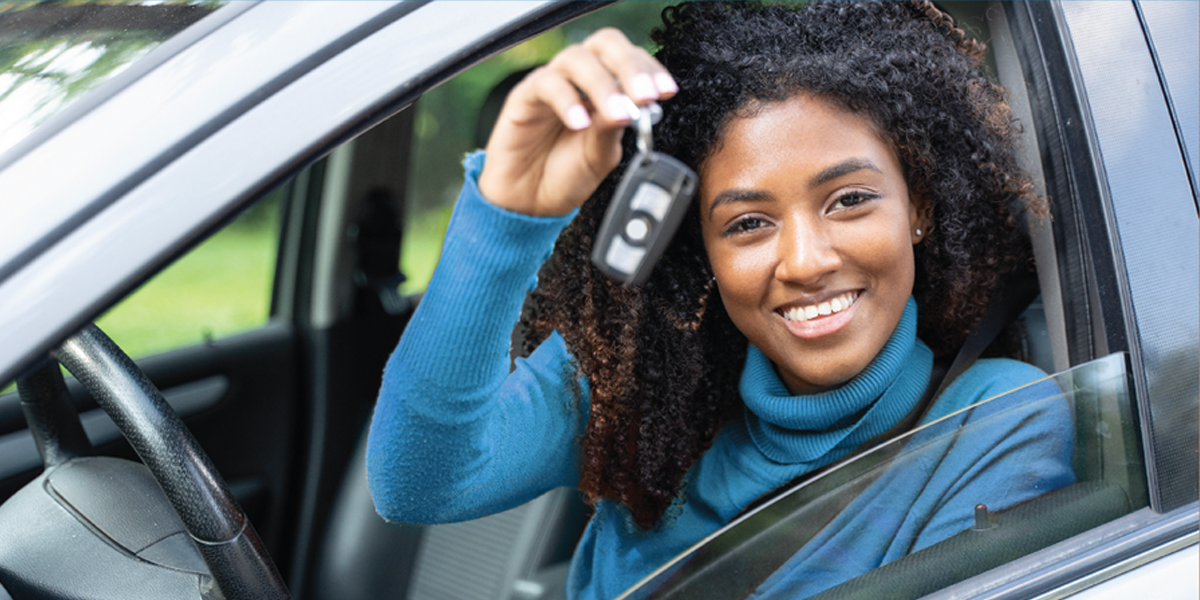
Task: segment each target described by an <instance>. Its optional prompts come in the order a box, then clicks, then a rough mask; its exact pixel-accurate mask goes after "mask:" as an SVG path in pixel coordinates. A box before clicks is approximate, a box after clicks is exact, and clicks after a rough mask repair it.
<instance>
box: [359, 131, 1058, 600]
mask: <svg viewBox="0 0 1200 600" xmlns="http://www.w3.org/2000/svg"><path fill="white" fill-rule="evenodd" d="M482 162H483V156H482V154H481V153H476V154H474V155H472V156H470V157H468V159H467V161H466V163H465V165H466V167H467V174H468V177H467V180H466V183H465V185H464V189H463V193H462V196H461V197H460V198H459V201H458V205H457V206H456V208H455V213H454V216H453V218H452V219H451V222H450V227H449V230H448V231H447V235H446V242H445V246H444V248H443V250H442V258H441V261H440V263H439V265H438V268H437V271H436V272H435V274H434V277H433V280H432V281H431V282H430V284H429V287H428V289H427V290H426V292H425V296H424V298H423V299H422V301H421V304H420V307H419V308H418V310H417V312H416V313H415V315H414V316H413V318H412V320H411V321H410V322H409V325H408V329H407V330H406V331H405V333H404V337H403V338H402V339H401V341H400V344H399V346H398V347H397V349H396V351H395V353H394V354H393V355H392V357H391V359H390V360H389V361H388V365H387V369H386V370H385V373H384V379H383V387H382V390H381V392H380V397H379V402H378V404H377V406H376V409H375V415H374V417H373V420H372V424H371V431H370V439H369V443H368V455H367V466H368V475H369V480H370V487H371V492H372V495H373V497H374V499H375V504H376V507H377V509H378V510H379V512H380V514H382V515H383V516H384V517H385V518H388V519H389V520H394V521H402V522H419V523H444V522H450V521H461V520H467V519H472V518H477V517H480V516H483V515H486V514H491V513H494V512H498V511H501V510H505V509H508V508H512V507H514V506H517V505H519V504H521V503H524V502H526V501H528V500H531V499H533V498H535V497H537V496H539V495H541V494H542V493H544V492H546V491H548V490H550V489H552V488H554V487H558V486H574V485H576V484H577V483H578V478H579V460H580V459H579V457H580V452H579V444H578V438H579V436H580V435H581V434H582V432H583V430H584V426H585V424H586V420H587V414H588V409H587V402H588V386H587V381H586V378H581V377H580V376H579V375H578V371H577V368H576V366H575V364H574V361H573V359H572V357H571V355H570V352H569V351H568V350H567V348H566V345H565V343H564V341H563V339H562V337H561V336H559V335H558V334H557V333H554V334H552V335H551V337H550V338H549V339H548V340H546V341H545V342H544V343H543V344H542V345H541V346H539V347H538V348H537V350H536V351H534V353H533V354H532V355H531V356H530V357H529V358H528V359H527V360H525V359H519V360H517V361H516V366H515V369H513V370H512V372H511V373H510V371H509V360H508V346H509V340H510V333H511V330H512V327H513V324H514V323H515V322H516V320H517V318H518V316H519V313H520V308H521V303H522V301H523V299H524V296H525V293H526V292H527V291H528V290H529V289H531V288H532V287H533V285H534V283H535V274H536V272H537V269H538V268H539V266H540V265H541V263H542V262H543V261H544V260H545V259H546V258H547V257H548V256H549V254H550V251H551V250H552V248H553V244H554V241H555V239H556V237H557V235H558V233H559V232H560V231H561V229H562V228H563V227H564V226H565V225H566V224H567V223H568V222H569V220H570V218H571V217H572V216H573V215H567V216H565V217H561V218H539V217H529V216H524V215H517V214H513V213H509V212H507V211H504V210H502V209H499V208H497V207H495V206H492V205H491V204H489V203H487V202H486V201H485V200H484V199H483V198H482V197H481V195H480V194H479V191H478V188H477V187H476V184H475V179H476V177H477V176H478V173H479V170H480V169H481V168H482ZM916 315H917V307H916V303H915V302H914V301H912V300H911V299H910V300H909V302H908V305H907V306H906V307H905V310H904V315H903V317H902V318H901V321H900V324H899V325H898V326H897V328H896V331H895V332H894V333H893V334H892V336H891V338H890V339H889V340H888V342H887V344H886V345H885V346H884V349H883V350H882V351H881V352H880V354H879V355H878V356H877V357H876V358H875V359H874V360H873V361H872V362H871V364H870V365H869V366H868V367H867V369H866V370H864V371H863V372H862V373H860V374H859V375H858V376H856V377H855V378H854V379H853V380H851V381H850V382H848V383H846V384H845V385H843V386H841V387H839V388H837V389H834V390H830V391H827V392H822V393H819V394H813V395H809V396H799V397H798V396H791V395H789V394H788V393H787V391H786V389H785V388H784V385H783V383H782V382H781V381H780V380H779V378H778V376H777V375H776V374H775V371H774V369H773V367H772V365H771V363H770V361H769V360H768V359H767V358H766V357H765V356H763V354H762V353H761V352H759V351H758V350H757V349H756V348H753V347H751V348H750V351H749V353H748V356H747V359H746V365H745V368H744V370H743V373H742V379H741V383H740V387H739V389H740V392H741V394H742V398H743V400H744V401H745V404H746V410H745V418H744V419H743V420H736V421H734V422H731V423H727V424H726V426H725V427H724V428H723V429H722V430H721V432H720V434H719V435H718V437H717V440H716V441H715V442H714V444H713V447H712V448H711V449H710V450H709V451H708V452H707V453H705V454H704V455H703V456H702V457H701V459H700V460H699V461H697V463H696V464H695V465H694V466H693V468H692V470H691V471H690V472H689V474H688V478H687V482H686V488H685V501H684V502H683V503H682V505H680V506H678V507H676V509H675V510H672V511H671V513H670V514H669V515H668V517H667V518H665V519H664V521H663V522H662V523H661V524H660V525H659V526H658V527H656V528H654V529H653V530H650V531H641V530H639V529H637V527H636V526H635V525H633V523H632V521H631V519H630V518H629V517H628V514H627V512H626V511H625V510H624V509H623V508H622V507H620V506H618V505H616V504H614V503H612V502H608V501H601V502H600V503H599V504H598V506H597V507H596V512H595V515H594V516H593V518H592V520H591V521H590V523H589V524H588V527H587V529H586V531H585V533H584V536H583V539H582V540H581V541H580V543H579V546H578V548H577V549H576V552H575V555H574V558H573V560H572V564H571V571H570V575H569V578H568V582H567V593H568V597H570V598H578V599H582V598H601V599H604V598H613V597H615V596H617V595H619V594H620V593H621V592H623V591H624V590H625V589H627V588H628V587H629V586H631V585H633V584H635V583H637V582H638V581H639V580H640V579H642V578H643V577H645V576H646V575H648V574H650V573H651V572H652V571H653V570H654V569H655V568H657V567H658V566H660V565H662V564H664V563H666V562H667V561H668V560H670V559H671V558H672V557H674V556H676V555H677V554H679V553H681V552H683V551H684V550H686V549H688V548H689V547H690V546H692V545H694V544H696V543H697V542H699V541H700V540H701V539H703V538H704V537H705V536H707V535H709V534H711V533H713V532H714V531H716V530H717V529H718V528H720V527H721V526H722V525H724V524H726V523H728V522H729V521H730V520H731V519H732V518H733V517H734V516H735V515H736V514H737V513H738V512H740V511H741V510H742V509H743V508H744V507H746V505H748V504H749V503H750V502H752V501H753V500H755V499H756V498H758V497H759V496H762V495H763V494H766V493H768V492H770V491H772V490H774V489H776V488H778V487H779V486H781V485H783V484H785V483H787V482H788V481H790V480H792V479H794V478H796V477H797V476H800V475H803V474H805V473H807V472H809V471H811V470H813V469H816V468H819V467H822V466H825V465H828V464H830V463H832V462H834V461H836V460H838V459H840V458H842V457H844V456H846V454H848V453H849V452H851V451H852V450H854V449H855V448H857V447H859V446H860V445H862V444H863V443H864V442H866V441H868V440H870V439H872V438H874V437H875V436H877V435H879V434H881V433H883V432H885V431H887V430H888V429H890V428H891V427H892V426H893V425H894V424H896V423H897V422H898V421H899V420H900V419H901V418H903V417H904V415H906V414H908V413H909V411H910V410H911V409H912V408H913V407H914V406H915V404H916V402H917V401H918V400H919V398H920V396H921V395H922V393H923V392H924V390H925V387H926V385H927V384H928V380H929V372H930V368H931V365H932V358H933V357H932V353H931V352H930V350H929V348H928V347H926V346H925V344H923V343H922V342H921V341H920V340H918V339H917V337H916ZM1042 377H1044V374H1042V373H1041V372H1040V371H1038V370H1037V369H1035V368H1033V367H1031V366H1028V365H1024V364H1022V363H1017V362H1014V361H1008V360H981V361H978V362H977V363H976V364H975V366H973V367H972V368H971V369H970V370H968V371H967V372H966V373H965V374H963V375H962V376H961V377H960V378H959V379H957V380H956V381H955V382H954V383H953V384H952V385H951V386H950V388H949V389H947V390H946V392H945V393H944V394H943V395H942V396H941V397H940V398H939V399H938V400H937V401H936V402H935V403H934V405H933V407H932V408H931V410H930V411H929V413H927V415H926V416H925V418H924V422H932V421H934V420H936V419H939V418H941V417H944V416H946V415H951V413H955V412H956V411H959V410H960V409H963V408H965V407H968V406H970V405H973V404H975V403H977V402H979V401H981V400H984V399H987V398H990V397H992V396H995V395H997V394H1000V393H1002V392H1005V391H1007V390H1011V389H1014V388H1018V387H1020V386H1023V385H1025V384H1027V383H1029V382H1031V381H1034V380H1037V379H1040V378H1042ZM1049 385H1051V386H1053V384H1052V383H1051V384H1049ZM1028 390H1029V391H1028V393H1027V394H1026V396H1028V397H1030V398H1033V397H1044V396H1053V395H1054V393H1053V392H1054V391H1055V390H1056V388H1046V387H1045V386H1044V385H1043V386H1042V387H1041V388H1040V389H1039V388H1038V386H1031V388H1028ZM989 404H991V403H989ZM996 412H997V411H994V410H992V411H978V410H973V411H964V412H961V413H958V414H955V415H954V416H953V417H951V418H950V419H946V420H943V421H942V422H941V423H942V424H943V429H944V430H946V432H950V433H952V432H953V430H954V429H956V428H959V427H962V426H965V425H967V424H968V422H971V423H974V422H977V421H978V422H986V423H987V424H988V426H987V427H982V428H980V429H983V430H985V433H982V434H979V435H974V436H973V437H972V439H971V440H969V443H965V442H959V441H958V440H957V438H954V442H955V443H953V444H952V443H950V441H949V440H950V438H946V440H947V441H945V442H944V443H943V446H945V447H944V448H942V447H940V446H939V447H938V448H937V449H938V452H935V453H934V455H936V456H937V457H938V459H937V460H929V459H928V457H925V458H922V459H921V460H912V461H907V463H916V466H915V467H910V468H906V469H892V470H890V471H889V472H888V473H886V474H885V475H884V476H881V477H880V478H879V479H878V480H877V481H876V482H875V483H874V484H872V485H871V486H870V488H868V489H867V490H866V491H865V492H863V493H862V494H860V495H859V496H858V497H857V498H856V499H855V501H854V502H855V504H856V505H859V509H857V510H854V511H851V510H847V511H844V513H843V514H842V515H840V516H839V517H837V518H836V519H835V520H834V521H833V522H832V523H831V524H830V526H828V527H826V528H825V529H824V530H822V532H821V533H820V535H818V537H817V538H815V539H814V540H813V541H812V542H810V543H808V544H806V545H805V546H804V547H803V548H802V549H800V551H799V552H797V553H796V555H795V556H794V557H793V558H792V559H791V560H790V561H789V563H788V565H787V567H786V568H785V569H783V570H781V571H780V572H779V573H777V574H776V575H775V576H773V577H772V579H769V580H768V581H767V582H766V583H764V586H763V588H762V589H761V590H760V592H761V593H763V594H764V595H766V596H771V595H772V594H773V593H774V592H773V591H772V590H777V591H778V590H783V591H784V594H785V595H786V596H788V597H799V596H797V594H800V593H801V592H803V594H802V595H807V594H811V593H815V592H817V591H820V590H822V589H825V588H827V587H830V586H832V585H836V584H837V583H839V582H841V581H844V580H846V579H848V578H850V577H853V576H856V575H858V574H861V573H863V572H865V571H867V570H869V569H871V568H874V567H877V566H879V565H880V564H882V563H883V562H886V561H889V560H894V559H895V558H899V557H900V556H903V555H904V554H907V553H909V552H912V551H914V550H917V549H920V548H922V547H925V546H927V545H929V544H932V543H935V542H937V541H940V540H942V539H945V538H946V537H949V536H950V535H953V534H954V533H956V532H958V531H961V530H962V529H965V528H966V527H968V526H969V524H970V519H971V516H972V514H973V507H974V505H975V504H977V503H980V502H983V503H986V504H987V505H988V506H989V507H991V508H992V509H1000V508H1004V507H1007V506H1010V505H1012V504H1015V503H1018V502H1021V501H1024V500H1026V499H1029V498H1032V497H1034V496H1036V495H1039V494H1041V493H1043V492H1046V491H1049V490H1053V489H1056V488H1057V487H1060V486H1062V485H1065V484H1067V483H1069V482H1070V481H1071V480H1072V474H1071V469H1070V458H1071V457H1070V453H1071V446H1070V436H1071V433H1070V432H1071V426H1070V425H1071V423H1070V413H1069V411H1068V410H1067V407H1066V404H1065V402H1063V401H1062V400H1061V399H1059V400H1057V402H1056V403H1049V404H1047V403H1045V402H1043V403H1041V404H1038V405H1037V407H1036V408H1030V409H1027V410H1019V411H1017V413H1014V414H1008V416H1007V417H1002V418H999V421H997V420H996V419H997V418H998V417H996V416H995V414H993V413H996ZM1009 412H1010V413H1011V412H1012V411H1009ZM976 413H979V414H976ZM999 413H1000V414H1001V415H1004V414H1006V413H1004V411H999ZM859 415H861V416H859ZM955 419H957V421H955ZM987 419H992V420H991V421H987ZM951 421H953V422H954V423H953V424H952V425H949V426H948V425H944V424H945V423H948V422H951ZM947 427H948V429H947ZM934 429H936V428H934ZM943 437H945V436H943ZM938 439H941V438H938ZM917 441H919V440H917ZM909 446H910V447H913V448H918V447H922V448H924V447H928V446H929V444H926V443H915V441H914V442H910V444H909ZM951 446H953V448H951ZM951 449H952V450H953V452H950V450H951ZM922 456H924V455H922ZM902 462H903V461H902Z"/></svg>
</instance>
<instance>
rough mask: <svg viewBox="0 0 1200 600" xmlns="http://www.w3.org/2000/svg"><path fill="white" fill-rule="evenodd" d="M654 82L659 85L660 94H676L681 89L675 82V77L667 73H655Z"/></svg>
mask: <svg viewBox="0 0 1200 600" xmlns="http://www.w3.org/2000/svg"><path fill="white" fill-rule="evenodd" d="M654 84H655V85H656V86H658V93H660V94H674V93H675V92H678V91H679V86H678V85H677V84H676V83H675V79H674V78H673V77H671V76H670V75H667V74H666V73H658V74H657V75H655V76H654Z"/></svg>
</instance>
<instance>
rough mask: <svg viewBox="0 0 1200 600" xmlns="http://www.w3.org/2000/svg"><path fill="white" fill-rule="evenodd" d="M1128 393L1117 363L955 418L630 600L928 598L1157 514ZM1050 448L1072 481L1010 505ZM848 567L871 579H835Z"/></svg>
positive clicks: (705, 544)
mask: <svg viewBox="0 0 1200 600" xmlns="http://www.w3.org/2000/svg"><path fill="white" fill-rule="evenodd" d="M1128 390H1129V386H1128V375H1127V371H1126V356H1125V355H1124V354H1114V355H1111V356H1108V357H1105V358H1101V359H1097V360H1095V361H1092V362H1090V363H1085V364H1083V365H1080V366H1078V367H1075V368H1073V369H1070V370H1068V371H1065V372H1063V373H1060V374H1058V375H1055V376H1052V377H1048V378H1046V379H1043V380H1041V381H1038V382H1035V383H1032V384H1029V385H1027V386H1024V387H1022V388H1019V389H1016V390H1013V391H1011V392H1009V393H1006V394H1003V395H1000V396H997V397H994V398H992V399H990V400H987V401H985V402H981V403H979V404H976V405H974V406H971V407H968V408H966V409H963V410H961V411H959V412H956V413H953V414H951V415H949V416H946V417H944V418H942V419H939V420H937V421H934V422H932V423H929V424H928V425H925V426H923V427H921V428H918V429H917V430H914V431H913V432H911V433H909V434H906V435H904V436H902V437H901V438H899V439H896V440H894V441H892V442H889V443H888V444H886V445H884V446H881V447H878V448H875V449H872V450H870V451H868V452H866V453H864V454H861V455H859V456H858V457H856V458H854V459H852V460H849V461H846V462H844V463H842V464H840V465H838V466H837V467H835V468H833V469H830V470H829V471H827V472H825V473H823V474H820V475H818V476H816V477H814V478H812V479H809V480H808V481H806V482H803V483H801V484H799V485H797V486H796V487H794V488H792V489H790V490H788V491H786V492H784V493H783V494H781V495H779V496H777V497H775V498H774V499H772V500H769V501H767V502H765V503H764V504H762V505H761V506H759V507H758V508H756V509H754V510H753V511H751V512H749V513H748V514H746V515H745V516H743V517H741V518H739V519H735V520H734V521H733V523H731V524H730V525H729V526H727V527H725V528H723V529H722V530H721V531H718V532H717V533H715V534H713V535H712V536H710V537H709V538H707V539H706V540H704V541H702V542H701V543H699V544H697V545H696V546H695V547H693V548H692V549H690V550H689V551H687V552H686V553H684V554H682V555H680V556H679V557H678V558H676V559H675V560H674V561H672V562H671V563H669V564H667V565H666V566H664V567H663V568H662V569H660V571H659V572H657V573H655V574H653V575H651V576H650V577H648V578H647V579H646V580H645V581H644V582H642V584H640V585H639V586H637V587H635V588H634V589H631V590H630V591H628V592H626V594H625V595H624V596H623V598H629V599H634V598H636V599H643V598H656V599H661V598H691V597H705V598H711V599H714V600H717V599H721V598H745V597H747V596H749V595H750V594H752V593H754V594H755V596H754V597H755V598H760V597H762V598H775V597H779V598H784V597H786V598H810V597H812V598H822V599H829V598H883V597H905V598H916V597H920V596H924V595H926V594H928V593H931V592H933V591H936V590H938V589H941V588H943V587H946V586H949V585H952V584H954V583H957V582H958V581H962V580H964V579H966V578H968V577H972V576H974V575H977V574H979V573H982V572H984V571H987V570H989V569H991V568H994V567H996V566H999V565H1001V564H1004V563H1006V562H1009V561H1011V560H1014V559H1016V558H1019V557H1020V556H1023V555H1025V554H1028V553H1031V552H1034V551H1037V550H1040V549H1042V548H1044V547H1047V546H1049V545H1051V544H1054V543H1057V542H1059V541H1061V540H1063V539H1066V538H1068V537H1070V536H1072V535H1076V534H1079V533H1082V532H1084V531H1086V530H1087V529H1090V528H1093V527H1096V526H1098V525H1100V524H1102V523H1104V522H1107V521H1109V520H1112V519H1114V518H1117V517H1119V516H1121V515H1123V514H1126V513H1128V512H1130V511H1132V510H1134V509H1137V508H1140V507H1143V506H1146V504H1147V500H1146V487H1145V480H1144V478H1143V476H1142V473H1144V470H1143V465H1142V461H1141V456H1140V452H1139V450H1138V445H1137V435H1136V429H1135V428H1134V426H1133V418H1132V416H1131V413H1130V406H1131V405H1130V397H1129V392H1128ZM1071 424H1073V425H1074V427H1073V428H1072V427H1071ZM989 444H990V446H989ZM1046 444H1051V445H1054V444H1058V445H1060V446H1063V447H1066V448H1068V449H1069V450H1068V454H1067V456H1069V458H1070V460H1069V465H1068V466H1066V467H1064V468H1067V469H1069V472H1068V473H1067V474H1066V480H1065V481H1063V484H1064V485H1061V486H1056V489H1047V490H1045V491H1044V492H1041V491H1040V490H1035V491H1034V492H1033V493H1028V494H1026V495H1029V496H1031V497H1030V498H1025V497H1019V496H1018V497H1012V498H1006V496H1008V495H1010V494H1013V493H1014V492H1012V491H1011V488H1012V487H1013V486H1020V483H1019V482H1020V481H1022V480H1023V479H1026V478H1027V476H1029V475H1030V474H1031V473H1032V472H1034V471H1036V470H1038V469H1042V468H1043V467H1039V466H1038V465H1037V463H1038V461H1039V460H1040V459H1038V457H1039V456H1044V455H1045V453H1044V452H1034V453H1028V452H1026V454H1027V456H1023V455H1022V454H1021V453H1022V452H1025V450H1022V449H1029V448H1036V447H1037V446H1038V445H1046ZM998 450H999V451H998ZM1031 458H1032V459H1034V460H1030V459H1031ZM956 463H957V464H956ZM954 472H961V475H962V476H961V477H956V478H955V480H954V482H953V483H948V480H946V481H943V480H939V477H943V476H944V475H945V474H946V473H954ZM989 479H993V480H994V481H993V482H992V483H990V484H989V483H982V482H986V481H987V480H989ZM1059 479H1060V480H1061V479H1062V478H1061V477H1060V478H1059ZM1014 482H1017V483H1014ZM914 490H915V491H914ZM930 490H932V491H933V492H934V494H935V496H934V497H927V496H928V495H929V492H930ZM943 490H944V493H943ZM909 495H911V496H912V497H911V498H909V497H908V496H909ZM1013 500H1015V501H1016V502H1015V504H1014V503H1013V502H1012V501H1013ZM947 511H948V512H949V514H946V513H947ZM927 517H928V518H927ZM917 521H927V524H922V525H921V526H919V527H908V526H907V525H908V524H910V523H913V522H917ZM939 523H940V524H941V525H939ZM939 527H940V531H939V530H938V528H939ZM931 528H933V531H931ZM880 532H883V533H884V537H886V538H887V539H886V540H885V541H882V542H879V543H875V544H874V546H872V544H862V543H858V542H857V541H855V540H858V539H860V538H862V537H863V536H867V537H870V536H877V535H879V534H880ZM875 546H878V548H879V549H880V551H879V552H878V553H877V554H875V555H869V556H868V555H863V554H856V553H855V551H857V550H859V549H861V548H864V547H875ZM831 561H832V562H831ZM881 563H882V566H879V565H881ZM846 564H857V565H860V566H861V567H862V568H861V570H860V572H865V574H864V575H862V576H861V577H858V578H857V579H851V580H849V581H846V582H844V583H840V585H839V582H838V581H833V582H830V581H824V582H823V580H822V577H824V576H825V574H824V573H823V572H822V571H823V570H824V568H825V567H828V566H829V565H837V567H835V568H836V569H841V568H843V567H842V565H846ZM875 567H878V568H875ZM872 569H873V570H872ZM814 581H815V582H818V583H816V584H815V585H814V584H813V583H812V582H814ZM822 582H823V583H822Z"/></svg>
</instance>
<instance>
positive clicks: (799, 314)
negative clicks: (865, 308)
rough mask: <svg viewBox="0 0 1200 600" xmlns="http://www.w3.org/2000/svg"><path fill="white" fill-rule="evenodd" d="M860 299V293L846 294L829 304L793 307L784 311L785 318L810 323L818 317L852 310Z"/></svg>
mask: <svg viewBox="0 0 1200 600" xmlns="http://www.w3.org/2000/svg"><path fill="white" fill-rule="evenodd" d="M857 299H858V292H846V293H845V294H842V295H841V296H838V297H836V298H833V299H830V300H829V301H827V302H821V303H820V304H815V305H810V306H793V307H792V308H789V309H787V310H785V311H783V318H784V319H787V320H789V321H808V320H810V319H815V318H817V317H818V316H821V317H824V316H827V315H832V314H835V313H839V312H842V311H843V310H846V309H847V308H850V305H851V304H854V301H855V300H857Z"/></svg>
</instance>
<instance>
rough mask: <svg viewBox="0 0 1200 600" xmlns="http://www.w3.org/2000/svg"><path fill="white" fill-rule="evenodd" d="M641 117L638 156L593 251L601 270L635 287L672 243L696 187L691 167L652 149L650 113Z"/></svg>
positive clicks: (615, 195) (627, 171) (694, 175)
mask: <svg viewBox="0 0 1200 600" xmlns="http://www.w3.org/2000/svg"><path fill="white" fill-rule="evenodd" d="M655 108H657V107H655ZM641 112H642V115H641V117H640V118H639V119H638V123H637V124H638V126H639V131H638V148H639V151H638V153H637V155H635V156H634V157H633V159H632V160H631V161H630V163H629V167H628V168H627V170H626V171H625V174H624V175H623V176H622V177H621V183H620V184H619V185H618V186H617V191H616V193H614V194H613V198H612V202H611V203H610V204H609V206H608V212H607V213H605V215H604V222H603V223H601V225H600V232H599V234H598V235H597V236H596V242H595V245H594V246H593V249H592V262H593V263H595V265H596V267H597V268H599V269H600V270H601V271H602V272H603V273H604V274H606V275H608V276H609V277H612V278H613V279H616V280H617V281H620V282H622V283H626V284H634V285H639V284H641V283H643V282H645V281H646V278H647V277H649V276H650V272H651V271H652V270H654V265H655V263H657V262H658V259H659V257H661V256H662V253H663V251H664V250H666V248H667V246H668V245H669V244H670V243H671V238H672V236H674V235H675V230H677V229H679V224H680V222H682V221H683V216H684V214H686V213H687V209H688V203H689V202H690V201H691V199H692V195H693V194H695V193H696V182H697V177H696V172H695V171H693V170H691V169H690V168H688V166H687V165H685V164H683V163H681V162H679V161H678V160H676V159H675V158H673V157H671V156H667V155H666V154H660V153H658V152H655V151H654V150H653V149H651V148H650V144H651V142H650V141H649V138H650V120H651V113H650V110H648V109H642V111H641ZM643 132H644V134H643ZM643 138H645V139H643Z"/></svg>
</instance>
